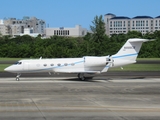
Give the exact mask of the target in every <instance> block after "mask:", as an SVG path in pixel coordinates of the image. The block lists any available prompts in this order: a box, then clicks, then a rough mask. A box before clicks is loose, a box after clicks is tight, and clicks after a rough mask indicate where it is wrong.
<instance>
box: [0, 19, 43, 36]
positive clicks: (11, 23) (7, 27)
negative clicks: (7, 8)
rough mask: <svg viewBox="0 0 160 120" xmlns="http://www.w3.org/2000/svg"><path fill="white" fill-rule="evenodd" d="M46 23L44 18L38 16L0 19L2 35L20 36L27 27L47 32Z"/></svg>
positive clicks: (35, 31) (36, 31)
mask: <svg viewBox="0 0 160 120" xmlns="http://www.w3.org/2000/svg"><path fill="white" fill-rule="evenodd" d="M45 27H46V23H45V21H44V20H41V19H37V18H36V17H23V19H21V20H19V19H16V18H9V19H4V20H3V22H2V20H0V32H1V34H2V35H11V36H19V35H20V34H22V33H24V29H25V28H30V29H32V30H33V33H39V34H45Z"/></svg>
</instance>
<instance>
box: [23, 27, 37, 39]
mask: <svg viewBox="0 0 160 120" xmlns="http://www.w3.org/2000/svg"><path fill="white" fill-rule="evenodd" d="M23 35H29V36H32V37H37V36H38V35H39V33H33V29H31V28H24V33H21V34H20V36H23Z"/></svg>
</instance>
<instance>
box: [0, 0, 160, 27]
mask: <svg viewBox="0 0 160 120" xmlns="http://www.w3.org/2000/svg"><path fill="white" fill-rule="evenodd" d="M0 3H1V7H0V11H1V12H0V19H4V18H5V17H6V18H11V17H14V18H17V19H22V17H23V16H30V17H31V16H35V17H37V18H39V19H43V20H45V21H46V25H47V26H48V24H49V27H74V26H75V25H77V24H79V25H82V27H85V28H87V29H89V28H90V27H89V26H90V25H92V21H93V19H94V17H95V16H96V15H98V16H99V15H105V14H107V13H113V14H115V15H117V16H127V17H131V18H132V17H135V16H139V15H147V16H151V17H157V16H159V15H160V7H159V6H160V0H0Z"/></svg>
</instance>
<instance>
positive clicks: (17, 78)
mask: <svg viewBox="0 0 160 120" xmlns="http://www.w3.org/2000/svg"><path fill="white" fill-rule="evenodd" d="M20 76H21V74H20V73H18V74H17V76H16V81H19V77H20Z"/></svg>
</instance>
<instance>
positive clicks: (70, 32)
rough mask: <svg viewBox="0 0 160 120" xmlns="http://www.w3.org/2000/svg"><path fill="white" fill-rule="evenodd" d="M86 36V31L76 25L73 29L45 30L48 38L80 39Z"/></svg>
mask: <svg viewBox="0 0 160 120" xmlns="http://www.w3.org/2000/svg"><path fill="white" fill-rule="evenodd" d="M86 34H87V29H85V28H82V27H81V26H80V25H76V26H75V27H74V28H65V27H59V28H46V37H47V38H49V37H51V36H53V35H57V36H70V37H82V36H85V35H86Z"/></svg>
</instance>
